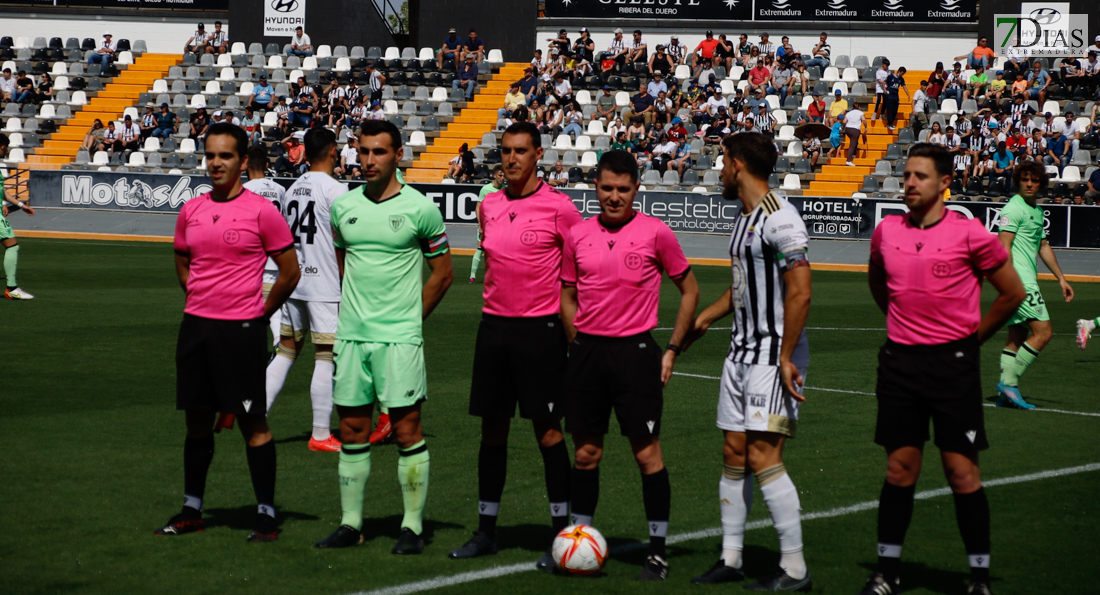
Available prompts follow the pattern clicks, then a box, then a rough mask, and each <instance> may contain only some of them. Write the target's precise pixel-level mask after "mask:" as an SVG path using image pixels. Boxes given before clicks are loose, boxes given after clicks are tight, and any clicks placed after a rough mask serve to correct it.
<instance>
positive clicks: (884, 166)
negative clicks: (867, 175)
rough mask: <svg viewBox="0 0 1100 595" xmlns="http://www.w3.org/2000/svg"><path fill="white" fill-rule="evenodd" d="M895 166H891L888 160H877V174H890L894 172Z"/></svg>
mask: <svg viewBox="0 0 1100 595" xmlns="http://www.w3.org/2000/svg"><path fill="white" fill-rule="evenodd" d="M893 169H894V168H893V167H891V166H890V162H889V161H886V160H880V161H876V162H875V175H876V176H888V175H890V173H891V172H893Z"/></svg>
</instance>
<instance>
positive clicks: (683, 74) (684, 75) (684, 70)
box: [674, 64, 691, 85]
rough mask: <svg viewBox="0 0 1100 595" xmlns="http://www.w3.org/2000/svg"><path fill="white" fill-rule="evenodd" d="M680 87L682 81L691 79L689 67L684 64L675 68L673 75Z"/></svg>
mask: <svg viewBox="0 0 1100 595" xmlns="http://www.w3.org/2000/svg"><path fill="white" fill-rule="evenodd" d="M674 76H675V77H676V78H677V80H679V81H680V84H681V85H682V84H683V83H684V81H686V80H687V79H689V78H691V67H690V66H688V65H686V64H680V65H678V66H677V67H676V73H675V75H674Z"/></svg>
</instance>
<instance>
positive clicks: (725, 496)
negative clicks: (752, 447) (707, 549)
mask: <svg viewBox="0 0 1100 595" xmlns="http://www.w3.org/2000/svg"><path fill="white" fill-rule="evenodd" d="M718 498H719V503H720V504H721V509H722V562H724V563H725V565H726V566H730V567H733V568H741V550H743V549H744V547H745V545H744V544H745V521H746V519H748V517H749V511H750V510H752V475H748V474H746V473H745V468H744V467H730V466H728V465H727V466H726V467H725V469H724V471H723V473H722V479H721V480H720V481H719V482H718Z"/></svg>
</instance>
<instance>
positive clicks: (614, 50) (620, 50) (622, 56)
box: [601, 27, 630, 72]
mask: <svg viewBox="0 0 1100 595" xmlns="http://www.w3.org/2000/svg"><path fill="white" fill-rule="evenodd" d="M613 34H614V37H612V38H611V42H610V43H609V44H608V45H607V51H606V52H604V54H603V61H605V62H606V61H608V60H610V61H611V62H612V63H613V64H612V65H611V66H612V67H614V66H618V67H620V68H621V67H622V66H623V65H625V64H626V58H627V56H628V55H629V54H630V49H629V48H628V47H627V45H626V40H624V39H623V30H622V29H620V28H618V27H616V28H615V31H614V32H613ZM601 70H602V71H603V72H607V71H609V70H610V68H607V67H606V65H602V64H601Z"/></svg>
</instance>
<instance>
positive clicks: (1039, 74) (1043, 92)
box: [1027, 60, 1050, 105]
mask: <svg viewBox="0 0 1100 595" xmlns="http://www.w3.org/2000/svg"><path fill="white" fill-rule="evenodd" d="M1027 84H1028V87H1030V88H1029V89H1028V96H1029V97H1030V98H1031V99H1038V100H1039V105H1043V104H1044V103H1046V100H1047V87H1048V86H1049V85H1050V74H1049V73H1048V72H1047V71H1046V70H1043V63H1042V62H1040V61H1038V60H1036V61H1035V63H1034V64H1033V65H1032V67H1031V72H1029V73H1028V75H1027Z"/></svg>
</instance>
